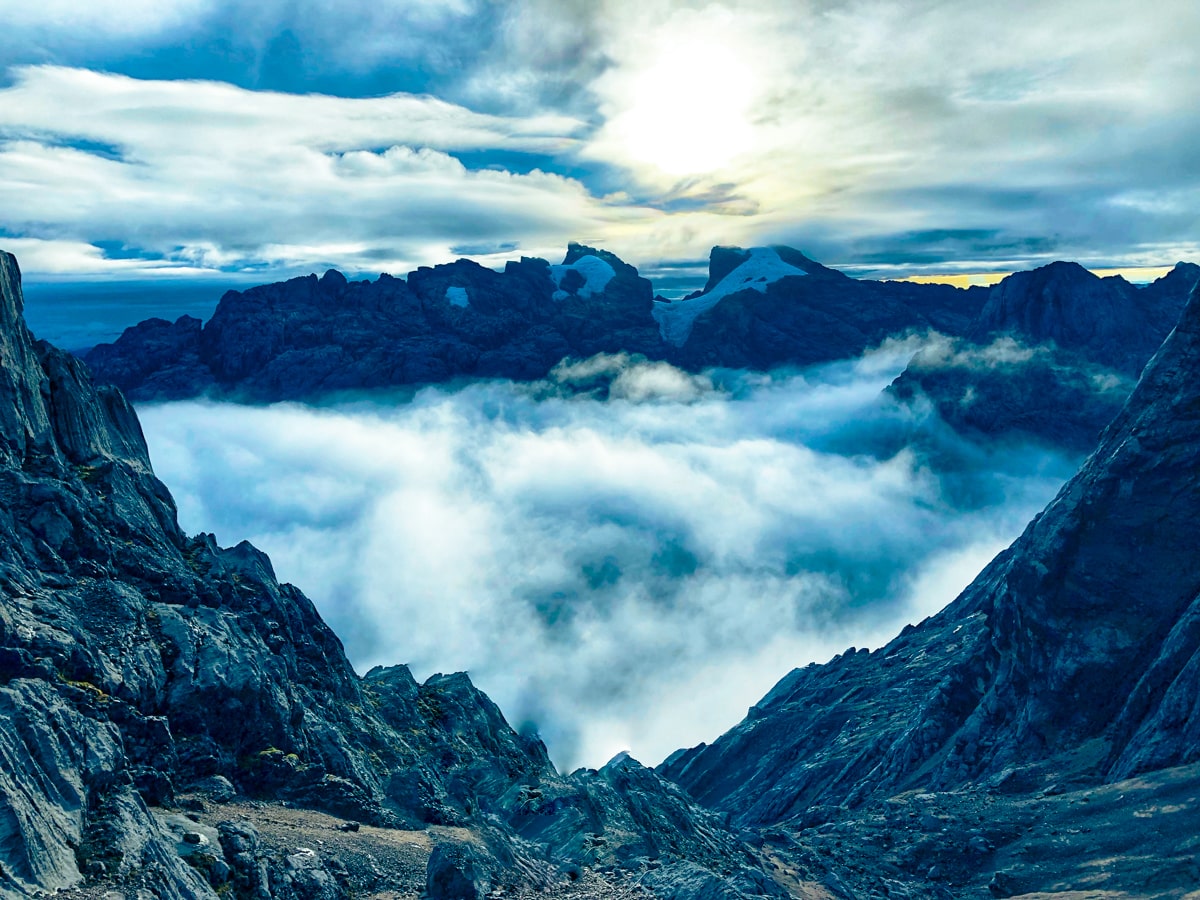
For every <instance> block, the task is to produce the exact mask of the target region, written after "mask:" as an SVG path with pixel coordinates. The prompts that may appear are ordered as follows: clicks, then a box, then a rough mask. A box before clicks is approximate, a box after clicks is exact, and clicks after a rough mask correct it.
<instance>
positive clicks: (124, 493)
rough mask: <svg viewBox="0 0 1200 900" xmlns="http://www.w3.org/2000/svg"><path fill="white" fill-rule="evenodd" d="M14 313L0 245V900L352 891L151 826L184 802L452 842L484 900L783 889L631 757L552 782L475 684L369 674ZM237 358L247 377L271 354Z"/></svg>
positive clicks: (7, 260)
mask: <svg viewBox="0 0 1200 900" xmlns="http://www.w3.org/2000/svg"><path fill="white" fill-rule="evenodd" d="M497 277H499V276H497ZM617 277H620V276H619V275H616V276H614V280H615V279H616V278H617ZM562 280H563V282H564V283H566V284H567V287H564V288H562V290H565V291H568V292H570V291H571V290H574V291H575V292H576V293H579V292H580V290H581V288H580V286H579V285H577V284H575V285H572V284H571V283H570V282H569V280H568V278H567V277H566V276H564V277H563V279H562ZM329 281H332V282H336V278H331V279H327V280H326V284H322V283H316V284H314V285H312V289H313V292H314V294H313V296H314V297H316V298H317V299H318V300H321V299H323V298H327V297H329V296H332V295H334V294H336V290H332V289H331V288H330V287H329V284H328V282H329ZM334 287H337V286H336V284H335V285H334ZM438 289H439V290H440V289H441V288H438ZM481 302H486V301H481ZM497 302H499V301H497ZM548 302H560V301H548ZM561 302H564V303H566V302H570V301H569V300H563V301H561ZM21 313H22V299H21V291H20V276H19V271H18V269H17V265H16V261H15V259H14V258H13V257H12V256H10V255H8V254H4V253H0V359H2V361H3V367H2V369H0V498H3V502H2V503H0V896H3V897H19V896H28V895H29V894H30V893H33V892H36V891H51V890H55V889H59V888H73V887H76V886H79V885H81V884H84V883H87V884H92V883H93V882H95V883H104V884H112V885H116V886H124V887H125V888H128V889H130V890H134V889H136V888H137V887H138V886H140V885H146V886H148V885H153V886H154V889H155V891H156V894H157V896H160V897H166V898H201V897H204V898H211V897H213V896H214V893H213V892H214V890H215V889H216V888H218V887H221V888H222V890H224V889H225V887H223V886H226V885H230V886H232V888H233V890H234V891H235V894H236V895H237V896H245V897H251V896H253V897H256V898H258V900H266V898H269V897H272V896H274V897H277V898H281V900H282V898H285V897H313V896H321V897H326V896H327V897H330V898H334V897H344V896H347V889H346V888H345V884H344V883H343V882H344V881H345V879H341V880H339V878H340V876H339V873H338V871H335V870H333V869H330V868H328V867H326V866H324V864H323V863H320V861H319V860H317V859H316V858H315V857H313V856H312V851H311V850H310V851H309V852H308V854H307V855H306V854H303V853H299V852H298V851H294V852H292V853H291V854H290V855H286V854H285V855H272V854H270V853H266V852H265V851H263V850H262V849H261V848H258V844H257V838H256V837H255V834H254V833H253V830H252V829H251V830H249V831H247V830H246V829H244V828H243V829H241V830H240V831H239V830H238V827H232V826H231V827H230V828H224V826H222V828H224V830H221V831H220V834H219V835H218V833H217V831H213V835H212V837H211V838H207V837H206V836H205V835H204V834H203V833H202V832H199V831H197V832H194V833H193V832H191V831H187V832H186V833H183V834H182V835H181V836H180V835H177V834H174V833H173V832H171V830H170V829H169V828H168V827H167V825H166V824H164V819H163V817H162V813H161V809H160V808H161V807H164V806H170V805H171V804H173V803H174V802H175V801H176V799H177V797H179V796H182V795H183V793H185V792H189V791H193V789H195V790H199V791H200V792H201V793H202V794H204V795H205V796H208V797H210V799H211V798H217V799H215V800H213V802H218V803H219V802H227V801H228V800H229V797H230V792H231V791H233V792H236V793H237V795H239V796H248V797H252V798H258V799H259V800H261V801H264V802H267V803H271V804H277V805H279V808H280V809H282V808H284V806H285V805H286V806H288V807H291V808H304V809H310V810H319V811H324V812H325V813H329V814H333V815H336V816H341V817H344V818H345V819H348V820H352V821H354V822H356V823H357V822H361V823H366V824H369V825H373V826H377V827H380V828H406V829H418V830H425V829H429V828H436V827H447V828H454V829H459V831H460V832H462V833H464V834H467V835H473V836H474V837H472V840H476V841H481V842H482V843H483V844H485V845H486V846H487V847H488V848H489V850H488V854H489V858H491V859H493V860H495V861H497V862H495V871H494V872H492V873H491V875H489V879H490V881H489V882H488V883H489V886H504V885H506V884H508V885H511V884H513V883H514V882H520V881H529V880H531V879H535V878H542V879H543V880H546V879H550V878H552V876H553V873H555V872H559V873H561V872H562V871H563V870H564V867H572V866H573V867H576V868H577V869H578V868H580V867H585V868H586V867H594V866H595V865H597V861H598V860H600V861H602V862H603V864H604V865H605V866H607V867H608V870H609V871H612V872H618V873H619V872H623V871H637V870H638V869H639V867H641V866H644V865H645V864H646V862H647V861H648V860H650V859H653V860H655V861H656V864H663V865H666V864H672V863H678V862H685V861H686V862H687V863H688V864H689V865H696V866H699V867H700V868H701V869H703V870H705V871H708V870H710V869H715V870H718V871H722V872H725V871H728V872H741V871H742V870H743V869H744V870H746V874H745V877H744V878H743V883H744V884H746V885H750V884H754V885H757V887H756V889H755V890H756V892H757V893H761V894H765V895H774V894H778V893H779V889H778V888H777V887H775V886H773V882H771V881H770V879H769V878H767V877H766V876H765V875H763V874H762V872H761V870H760V868H759V866H758V863H757V861H756V860H755V858H754V857H753V855H752V854H750V853H749V852H748V851H747V850H746V848H745V847H744V846H743V845H742V844H741V842H740V841H739V840H738V839H737V838H735V837H734V836H733V834H731V833H730V832H729V831H727V830H726V829H724V828H723V827H722V826H721V825H720V823H719V822H718V820H717V818H716V817H715V816H714V815H712V814H710V813H707V812H705V811H702V810H700V809H699V808H697V807H696V806H695V805H694V804H693V803H692V802H691V801H690V800H689V799H688V798H687V797H686V796H685V795H684V794H683V793H682V792H680V791H679V790H678V789H677V788H675V787H674V786H672V785H669V784H667V783H665V782H663V781H662V780H661V779H659V778H658V777H657V776H656V775H655V774H654V773H653V772H651V771H650V770H647V769H644V768H642V767H640V766H637V765H636V764H635V763H632V762H629V763H627V764H624V765H621V766H616V765H614V766H611V767H609V768H607V769H605V770H602V771H601V772H599V773H588V772H579V773H575V774H574V775H571V776H563V775H560V774H559V773H557V772H556V771H555V769H554V767H553V766H552V765H551V763H550V760H549V759H548V757H547V755H546V751H545V748H544V747H543V746H542V744H541V742H540V741H539V740H538V739H537V738H536V737H533V736H522V735H520V734H518V733H517V732H515V731H514V730H513V729H511V728H510V727H509V726H508V724H507V723H506V722H505V720H504V718H503V716H502V715H501V713H500V711H499V710H498V709H497V708H496V706H495V704H493V703H492V702H491V701H490V700H489V699H488V698H487V697H486V696H484V695H483V694H482V693H480V692H479V691H478V690H477V689H476V688H475V687H474V686H473V685H472V684H471V682H470V680H469V679H468V678H467V677H466V676H465V675H451V676H435V677H433V678H431V679H429V680H428V681H427V682H425V683H424V684H418V683H417V682H416V681H415V680H414V679H413V678H412V676H411V674H410V673H409V672H408V670H407V669H405V668H404V667H394V668H390V669H379V670H374V671H372V672H370V673H368V675H367V676H366V677H365V678H359V677H358V676H357V675H356V674H355V672H354V671H353V669H352V668H351V666H350V664H349V663H348V661H347V660H346V657H345V655H344V653H343V651H342V646H341V643H340V642H339V641H338V639H337V637H336V636H335V635H334V634H333V633H332V632H331V631H330V630H329V628H328V627H327V626H326V625H325V624H324V623H323V622H322V621H321V618H320V616H319V615H318V613H317V611H316V609H315V608H314V607H313V605H312V603H311V602H310V601H309V600H308V599H307V598H306V597H305V596H304V595H303V594H302V593H301V592H300V591H299V590H297V589H296V588H295V587H292V586H291V585H286V584H280V583H279V582H278V581H277V580H276V578H275V575H274V572H273V571H272V568H271V563H270V561H269V560H268V559H267V557H266V556H265V555H263V554H262V553H261V552H259V551H258V550H256V549H255V548H254V547H252V546H250V545H249V544H246V543H243V544H240V545H238V546H236V547H233V548H221V547H220V546H219V545H218V544H217V543H216V541H215V539H214V538H213V537H212V536H211V535H199V536H197V537H188V536H186V535H185V534H183V532H182V531H181V530H180V529H179V526H178V524H177V522H176V518H175V507H174V504H173V501H172V499H171V497H170V494H169V493H168V492H167V490H166V488H165V487H164V486H163V485H162V484H161V483H160V482H159V481H158V480H157V479H156V478H155V477H154V475H153V473H152V471H151V467H150V461H149V457H148V455H147V452H146V445H145V441H144V439H143V437H142V433H141V430H140V427H139V425H138V421H137V417H136V415H135V414H134V413H133V411H132V409H131V408H130V407H129V405H128V404H127V403H126V401H125V400H124V397H123V396H122V394H121V393H120V392H119V391H118V390H117V389H115V388H112V387H96V386H95V385H94V384H93V382H92V380H91V376H90V375H89V373H88V371H87V368H86V367H85V366H84V364H83V363H82V362H80V361H79V360H78V359H75V358H74V357H71V356H70V355H67V354H65V353H62V352H60V351H58V350H57V349H55V348H53V347H51V346H49V345H47V344H45V343H38V342H35V341H34V340H33V338H32V337H31V335H30V334H29V332H28V331H27V329H26V327H25V325H24V323H23V321H22V316H21ZM227 324H228V323H226V325H227ZM156 327H157V326H154V327H152V328H151V329H150V330H154V328H156ZM183 327H184V328H185V329H187V330H189V333H191V334H193V335H194V334H197V333H198V331H199V330H198V329H197V328H196V327H195V326H193V325H190V324H188V323H184V326H183ZM224 327H225V326H223V328H224ZM212 340H223V341H228V342H230V344H229V346H231V347H232V346H234V345H235V344H236V342H237V339H235V337H234V336H233V335H231V334H230V333H228V332H227V331H223V330H222V329H217V330H216V331H215V332H214V334H213V336H212ZM246 340H247V344H246V347H245V349H244V353H243V355H242V356H241V357H239V358H240V359H242V360H250V359H260V358H265V357H256V356H255V355H254V354H256V353H259V352H260V351H261V350H262V348H261V347H260V346H259V345H255V344H253V342H251V341H250V340H249V338H248V337H247V338H246ZM168 343H170V342H169V341H168ZM256 347H257V348H258V349H256ZM263 352H265V351H263ZM225 358H226V359H227V360H230V364H231V365H232V364H233V362H232V357H231V356H230V355H229V354H227V355H226V357H225ZM247 365H249V363H247ZM214 785H215V787H214ZM201 806H203V803H201ZM239 827H240V826H239ZM355 827H357V826H355ZM199 845H203V846H204V847H207V848H208V849H207V850H206V851H205V852H203V853H199V852H198V851H196V850H195V847H196V846H199ZM188 847H191V848H192V849H188ZM597 848H602V849H597ZM231 879H232V880H231ZM681 890H682V889H681ZM678 895H679V896H686V895H687V893H686V891H683V893H682V894H678Z"/></svg>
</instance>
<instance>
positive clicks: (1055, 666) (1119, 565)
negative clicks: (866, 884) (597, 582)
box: [660, 291, 1200, 824]
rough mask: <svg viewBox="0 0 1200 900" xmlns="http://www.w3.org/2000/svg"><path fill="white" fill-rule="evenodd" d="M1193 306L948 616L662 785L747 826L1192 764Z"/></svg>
mask: <svg viewBox="0 0 1200 900" xmlns="http://www.w3.org/2000/svg"><path fill="white" fill-rule="evenodd" d="M1198 370H1200V291H1194V292H1193V294H1192V299H1191V301H1190V302H1189V305H1188V307H1187V309H1186V310H1185V311H1184V313H1183V316H1182V318H1181V319H1180V321H1179V324H1178V325H1177V327H1176V328H1175V330H1174V332H1173V333H1172V334H1171V336H1170V337H1169V338H1168V340H1167V341H1166V343H1165V344H1164V345H1163V347H1162V349H1161V350H1160V351H1159V353H1158V354H1157V355H1156V356H1155V358H1154V360H1153V361H1152V362H1151V363H1150V365H1149V366H1148V367H1147V369H1146V371H1145V373H1144V375H1143V376H1142V379H1141V381H1140V382H1139V384H1138V387H1137V388H1136V390H1135V391H1134V392H1133V394H1132V395H1131V397H1130V399H1129V401H1128V403H1127V404H1126V406H1125V408H1124V410H1123V411H1122V412H1121V414H1120V415H1119V416H1118V417H1117V419H1116V420H1115V421H1114V422H1113V423H1112V425H1111V426H1110V427H1109V428H1108V429H1107V430H1106V431H1105V433H1104V436H1103V439H1102V441H1101V444H1100V447H1099V449H1097V450H1096V452H1095V453H1094V454H1093V455H1092V456H1091V457H1090V459H1089V460H1088V462H1087V463H1086V464H1085V465H1084V467H1083V469H1082V470H1081V471H1080V472H1079V474H1078V475H1077V476H1076V477H1075V478H1073V479H1072V480H1071V481H1070V482H1069V483H1068V484H1067V485H1066V486H1065V487H1064V488H1063V490H1062V491H1061V493H1060V494H1059V496H1058V497H1057V498H1056V499H1055V500H1054V502H1053V503H1051V505H1050V506H1049V507H1048V508H1047V509H1046V511H1045V512H1044V513H1042V514H1041V515H1040V516H1039V517H1038V518H1037V519H1035V520H1034V522H1033V523H1032V524H1031V525H1030V526H1029V527H1028V529H1027V530H1026V531H1025V533H1024V534H1023V535H1022V536H1021V537H1020V538H1019V539H1018V540H1017V541H1016V542H1015V543H1014V544H1013V546H1012V547H1011V548H1009V549H1008V550H1006V551H1005V552H1004V553H1002V554H1001V555H1000V556H999V557H997V558H996V560H995V561H993V563H992V564H991V565H989V566H988V567H987V568H986V569H985V570H984V572H983V573H982V574H981V575H980V576H979V577H978V578H977V579H976V580H975V582H974V583H973V584H972V585H971V586H970V587H969V588H967V590H966V591H964V592H963V594H962V595H961V596H960V597H959V598H958V599H957V600H956V601H955V602H954V603H953V604H951V605H950V606H949V607H947V609H946V610H944V611H943V612H942V613H940V614H938V615H937V616H934V617H932V618H931V619H928V620H926V621H925V622H923V623H921V624H920V625H919V626H916V627H910V628H908V629H905V632H904V633H903V634H902V635H901V636H900V637H899V638H897V639H896V640H895V641H893V642H892V643H890V644H888V645H887V646H886V647H884V648H882V649H880V650H877V651H875V652H873V653H868V652H866V651H857V652H854V651H850V652H848V653H846V654H844V655H843V656H841V657H838V658H837V659H835V660H834V661H832V662H831V663H829V664H827V665H824V666H809V667H808V668H806V669H802V670H796V671H794V672H792V673H791V674H790V675H788V676H787V677H786V678H784V679H783V680H782V681H781V682H780V683H779V684H778V685H777V686H776V687H775V688H774V689H773V690H772V691H771V693H770V694H768V695H767V697H765V698H764V699H763V700H762V701H761V702H760V703H759V704H758V705H757V706H756V707H754V708H753V709H752V710H751V712H750V715H749V716H748V717H747V719H746V720H745V721H743V722H742V723H741V724H740V725H738V726H737V727H735V728H734V729H732V730H731V731H730V732H728V733H727V734H725V735H724V736H722V737H721V738H720V739H719V740H718V741H716V742H715V743H714V744H713V745H712V746H708V747H706V746H701V747H698V748H694V749H693V750H690V751H685V752H680V753H678V754H676V755H675V756H673V757H672V758H671V759H669V760H668V761H667V762H666V763H664V765H663V766H662V767H661V769H660V772H662V773H663V774H665V775H667V776H668V777H670V778H672V779H674V780H676V781H677V782H678V783H680V784H681V785H683V786H684V787H685V788H686V789H687V790H688V791H689V792H690V793H691V794H692V795H693V796H695V797H697V798H698V799H700V800H701V801H702V802H703V803H705V804H706V805H709V806H711V807H714V808H716V809H718V810H720V811H724V812H728V813H730V814H732V815H733V816H734V818H735V819H736V820H738V821H741V822H742V823H745V824H763V823H771V822H780V821H783V820H786V819H789V818H794V817H803V816H804V815H810V816H811V815H813V814H814V813H813V810H814V808H816V809H818V810H819V809H820V808H821V807H823V806H837V805H839V804H843V803H848V804H851V805H857V804H860V803H863V802H864V801H866V800H868V799H871V798H879V797H885V796H889V795H890V794H893V793H896V792H898V791H900V790H904V789H907V788H915V787H922V788H932V789H946V788H954V787H959V786H962V785H964V784H967V783H971V782H973V783H986V782H987V781H988V780H989V779H997V780H1004V779H1007V778H1011V777H1013V773H1014V772H1015V771H1019V770H1021V769H1022V768H1023V767H1031V766H1033V767H1036V766H1037V765H1038V764H1040V763H1043V762H1045V761H1047V760H1051V759H1061V758H1063V757H1067V756H1071V755H1074V756H1075V757H1076V758H1077V759H1076V766H1077V769H1078V771H1080V772H1083V773H1085V774H1089V775H1091V776H1093V777H1097V778H1105V779H1115V778H1118V777H1123V776H1126V775H1129V774H1131V773H1136V772H1138V771H1144V770H1148V769H1151V768H1161V767H1164V766H1170V765H1178V764H1183V763H1189V762H1193V761H1195V760H1196V759H1197V758H1200V743H1198V742H1197V738H1198V737H1200V730H1198V729H1200V713H1197V708H1196V705H1195V698H1196V696H1197V692H1198V690H1200V683H1198V681H1197V677H1198V674H1200V628H1197V625H1196V623H1197V621H1198V616H1200V596H1198V595H1200V548H1198V547H1197V545H1196V542H1195V541H1194V539H1193V537H1192V535H1193V533H1194V527H1193V525H1194V521H1195V519H1196V517H1197V514H1198V513H1200V475H1198V473H1197V468H1196V458H1197V453H1198V452H1200V382H1198V380H1197V378H1196V374H1197V371H1198Z"/></svg>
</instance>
